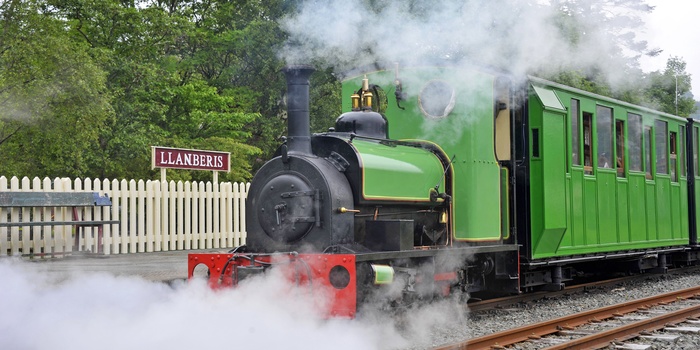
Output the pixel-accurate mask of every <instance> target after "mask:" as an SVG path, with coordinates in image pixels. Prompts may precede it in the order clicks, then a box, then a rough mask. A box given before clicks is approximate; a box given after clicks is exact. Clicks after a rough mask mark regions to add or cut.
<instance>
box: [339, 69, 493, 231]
mask: <svg viewBox="0 0 700 350" xmlns="http://www.w3.org/2000/svg"><path fill="white" fill-rule="evenodd" d="M364 77H365V75H364V74H363V75H360V76H357V77H354V78H350V79H348V80H346V81H344V82H343V111H349V110H350V109H351V106H350V96H351V94H352V93H354V92H355V91H357V89H358V88H359V87H360V86H361V80H362V78H364ZM366 77H367V78H368V79H369V82H370V84H377V85H379V86H381V87H382V88H383V89H384V90H385V92H386V95H387V97H388V104H387V106H388V108H387V110H386V111H385V113H384V114H385V116H386V118H387V120H388V123H389V124H388V127H389V137H390V138H391V139H396V140H416V139H418V140H427V141H431V142H434V143H435V144H437V145H439V147H440V148H441V149H442V150H443V151H444V152H445V154H446V155H447V156H448V157H450V158H452V157H454V162H453V164H452V168H453V171H454V176H453V184H452V185H453V189H454V195H453V203H452V204H453V211H454V215H453V216H452V218H453V220H454V222H453V227H454V231H453V232H454V234H453V236H454V238H455V239H456V240H465V241H493V240H499V239H501V188H502V186H501V174H500V171H501V170H500V167H499V164H498V162H497V161H496V158H495V151H494V102H493V81H494V76H493V75H491V74H486V73H483V72H477V71H457V70H455V69H448V68H440V67H437V68H435V67H433V68H405V69H403V68H402V69H400V71H399V77H400V79H401V81H402V85H403V92H404V93H405V94H406V99H405V100H403V101H400V105H401V107H402V108H403V109H402V108H399V107H398V105H397V101H396V99H395V94H394V80H395V77H396V76H395V72H394V71H377V72H368V73H367V74H366ZM433 80H440V81H443V82H446V83H448V84H450V85H451V86H452V87H453V88H454V89H455V104H454V109H453V110H452V111H451V113H449V114H448V115H447V116H446V117H444V118H432V117H426V116H424V115H423V113H422V112H421V109H420V106H419V103H418V98H417V97H418V96H419V95H420V93H421V90H422V89H423V87H424V86H426V84H427V83H429V82H431V81H433ZM371 176H374V175H369V174H368V176H367V178H366V179H365V180H366V181H375V180H374V179H370V177H371ZM386 180H387V179H380V180H378V181H376V183H381V182H382V181H386ZM395 180H396V179H391V180H389V181H395ZM431 181H432V179H431ZM434 185H435V184H433V186H434ZM441 189H442V190H444V187H443V188H441Z"/></svg>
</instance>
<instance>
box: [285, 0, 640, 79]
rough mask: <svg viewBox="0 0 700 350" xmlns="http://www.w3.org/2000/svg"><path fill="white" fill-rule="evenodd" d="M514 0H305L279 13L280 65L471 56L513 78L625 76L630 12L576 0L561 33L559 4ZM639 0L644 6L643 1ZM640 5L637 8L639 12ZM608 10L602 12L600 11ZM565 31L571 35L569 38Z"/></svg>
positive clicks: (341, 66) (338, 65)
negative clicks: (572, 28) (620, 27)
mask: <svg viewBox="0 0 700 350" xmlns="http://www.w3.org/2000/svg"><path fill="white" fill-rule="evenodd" d="M552 2H554V3H555V4H551V2H549V1H516V0H493V1H483V0H471V1H470V0H467V1H463V0H460V1H440V2H433V1H420V0H416V1H380V0H377V1H354V2H353V1H343V0H328V1H318V0H307V1H303V2H302V3H301V4H300V8H299V11H298V12H297V13H296V14H294V15H293V16H289V17H287V18H285V19H284V20H283V22H282V26H283V28H284V29H285V30H286V31H287V32H288V33H289V35H290V39H289V41H288V43H287V46H286V49H285V50H284V51H283V52H282V53H281V54H280V55H281V56H282V57H283V58H284V59H285V60H286V61H287V63H290V64H294V63H309V62H324V63H325V64H329V65H332V66H333V67H334V68H335V70H336V72H339V73H340V72H343V71H346V70H348V69H351V68H356V67H361V66H364V65H371V64H376V63H380V64H389V63H392V62H401V63H402V64H403V65H416V64H433V63H439V62H444V61H446V60H447V61H455V60H456V61H462V62H463V61H465V60H466V61H470V62H471V63H476V64H479V65H485V66H491V67H497V68H499V69H505V70H507V71H509V72H511V73H513V74H515V75H523V74H528V73H531V72H533V71H545V70H546V71H557V70H559V69H562V68H572V67H579V68H580V67H589V66H595V67H596V69H598V70H601V69H602V70H603V72H602V73H603V74H604V75H605V76H606V77H607V78H609V80H610V82H611V83H612V84H615V83H616V82H621V81H623V80H625V75H626V73H625V70H624V69H620V67H621V65H622V66H624V65H625V61H624V60H619V61H617V62H614V61H613V58H614V57H617V56H616V53H617V52H619V51H620V50H621V48H620V42H619V40H616V39H617V38H618V37H616V36H615V35H616V34H617V35H620V36H624V35H628V33H623V32H620V31H617V32H616V33H610V31H608V30H612V31H615V30H617V27H615V26H617V24H616V22H615V19H617V18H618V17H619V15H620V14H624V15H625V16H630V17H631V18H635V17H634V16H635V14H629V12H630V11H635V9H623V8H615V5H614V3H612V2H608V1H603V2H601V1H589V0H579V1H577V2H572V3H576V5H578V7H577V9H579V10H580V11H582V12H577V13H576V21H577V23H578V24H579V25H580V26H581V27H582V28H583V32H575V33H571V32H567V31H566V30H561V28H560V27H561V26H562V23H563V22H562V18H564V17H567V16H568V17H571V16H573V14H571V13H570V14H566V13H563V12H562V9H566V2H565V1H564V2H561V1H552ZM642 5H643V3H642ZM642 8H643V6H642V7H640V8H637V9H636V11H638V12H641V11H643V10H642ZM601 13H602V14H608V15H607V17H606V16H602V15H600V14H601ZM572 35H573V36H576V38H575V39H572Z"/></svg>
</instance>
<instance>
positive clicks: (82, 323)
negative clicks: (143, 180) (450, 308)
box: [0, 259, 454, 350]
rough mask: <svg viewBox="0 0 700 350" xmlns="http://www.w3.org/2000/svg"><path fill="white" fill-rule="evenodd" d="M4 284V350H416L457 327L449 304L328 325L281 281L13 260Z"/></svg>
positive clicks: (2, 267)
mask: <svg viewBox="0 0 700 350" xmlns="http://www.w3.org/2000/svg"><path fill="white" fill-rule="evenodd" d="M0 276H3V284H2V288H0V349H13V350H15V349H17V350H21V349H32V350H34V349H71V350H83V349H85V350H87V349H95V348H100V349H171V350H178V349H183V350H184V349H201V348H219V347H235V348H240V349H253V348H255V349H270V348H287V349H328V348H333V349H339V350H342V349H348V350H350V349H352V350H355V349H403V348H406V347H409V346H411V347H412V348H414V349H415V348H416V347H415V346H417V345H419V344H429V343H430V341H429V340H428V339H427V338H428V337H429V335H428V333H429V331H430V330H431V329H432V328H431V327H433V326H435V325H442V324H445V323H447V322H453V321H454V319H452V320H453V321H448V319H446V318H445V317H444V315H445V314H444V312H446V311H445V306H444V305H441V306H440V307H439V308H438V309H436V308H435V307H430V308H424V309H421V310H423V311H420V312H418V313H416V315H417V316H419V317H417V318H414V320H411V321H404V322H402V323H401V324H397V323H396V322H395V321H394V320H392V319H391V318H390V317H388V316H387V315H386V314H385V313H383V312H378V313H377V314H374V315H372V314H369V313H368V314H366V316H365V317H363V318H361V319H357V320H347V319H331V320H324V319H322V318H320V317H318V313H317V312H315V311H313V310H314V307H313V305H314V303H315V300H313V298H318V297H319V296H318V295H315V296H309V295H308V294H305V293H290V289H289V288H288V287H289V286H288V285H286V284H285V283H284V282H281V281H282V279H280V278H275V276H274V274H273V275H272V276H269V277H266V278H259V279H254V280H250V281H248V280H247V281H246V283H245V284H243V285H242V286H241V287H240V288H236V289H224V290H219V291H213V290H211V289H210V288H209V287H208V286H206V285H205V283H204V282H203V281H193V282H191V283H182V284H180V285H176V286H168V285H166V284H163V283H157V282H150V281H146V280H144V279H141V278H137V277H115V276H112V275H108V274H99V273H77V272H76V273H68V274H62V275H56V274H53V273H49V272H47V271H44V270H43V268H42V266H41V264H33V263H26V262H20V261H15V260H9V259H8V260H5V261H0ZM302 291H303V290H302ZM431 310H438V311H431ZM441 315H443V316H441Z"/></svg>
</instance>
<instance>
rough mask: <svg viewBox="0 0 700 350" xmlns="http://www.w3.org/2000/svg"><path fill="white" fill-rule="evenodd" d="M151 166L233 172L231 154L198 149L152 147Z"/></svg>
mask: <svg viewBox="0 0 700 350" xmlns="http://www.w3.org/2000/svg"><path fill="white" fill-rule="evenodd" d="M151 150H152V152H151V155H152V156H151V166H152V168H153V169H155V168H171V169H189V170H211V171H226V172H229V171H231V153H229V152H216V151H203V150H196V149H182V148H167V147H158V146H152V147H151Z"/></svg>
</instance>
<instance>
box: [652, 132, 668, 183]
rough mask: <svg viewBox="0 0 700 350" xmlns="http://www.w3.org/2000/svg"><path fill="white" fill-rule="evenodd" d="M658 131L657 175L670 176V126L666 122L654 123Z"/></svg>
mask: <svg viewBox="0 0 700 350" xmlns="http://www.w3.org/2000/svg"><path fill="white" fill-rule="evenodd" d="M654 129H656V173H657V174H668V124H666V122H665V121H662V120H657V121H655V122H654Z"/></svg>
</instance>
